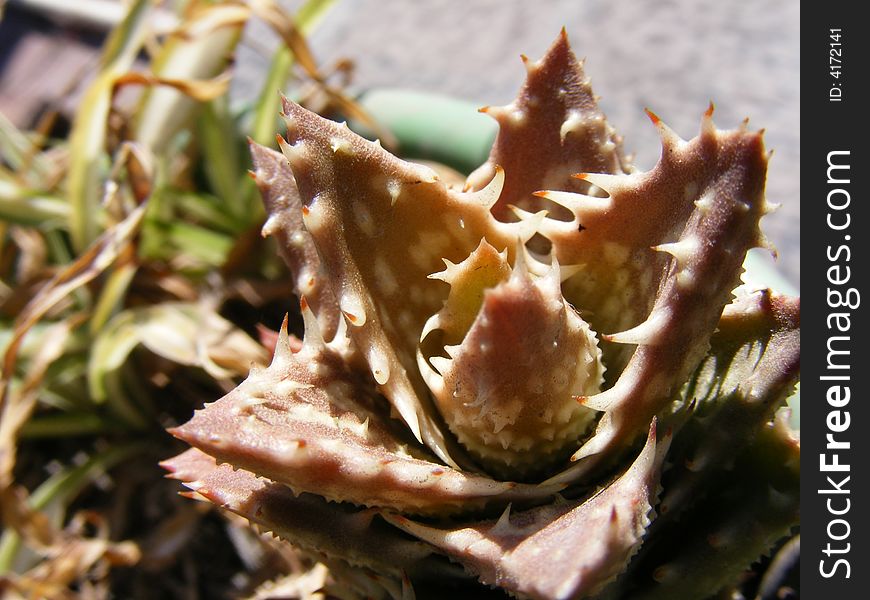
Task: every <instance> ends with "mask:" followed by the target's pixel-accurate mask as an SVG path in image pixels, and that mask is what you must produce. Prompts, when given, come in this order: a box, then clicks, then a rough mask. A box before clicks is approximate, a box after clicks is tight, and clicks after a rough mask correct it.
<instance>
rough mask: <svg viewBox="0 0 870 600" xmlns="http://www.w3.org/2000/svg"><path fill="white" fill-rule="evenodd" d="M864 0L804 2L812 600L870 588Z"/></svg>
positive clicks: (807, 524) (807, 521)
mask: <svg viewBox="0 0 870 600" xmlns="http://www.w3.org/2000/svg"><path fill="white" fill-rule="evenodd" d="M860 6H862V5H861V3H857V2H844V1H832V2H814V3H803V6H802V7H801V9H802V12H803V14H802V27H801V102H802V105H801V130H802V131H801V137H802V140H803V152H802V159H801V212H802V215H801V223H802V230H801V240H802V241H801V245H802V248H801V259H802V262H801V264H802V270H801V282H802V288H803V290H804V293H803V294H802V300H801V302H802V318H801V330H802V332H801V371H802V377H801V378H802V381H801V596H802V597H803V598H809V599H811V600H813V599H816V598H831V599H833V598H837V599H853V598H855V599H857V598H868V597H870V550H868V548H870V527H868V521H870V409H868V407H870V404H868V402H870V399H868V394H867V392H866V390H865V389H864V385H865V384H866V383H867V382H868V381H870V346H868V344H870V331H868V326H867V323H868V313H870V286H868V285H867V281H868V273H870V210H868V201H870V198H868V195H867V194H868V185H867V182H868V180H870V164H868V163H867V160H868V152H867V147H868V139H867V138H868V135H870V124H868V119H867V113H868V111H870V96H868V93H867V83H866V82H865V81H864V80H865V77H866V75H865V73H866V70H867V68H868V64H870V44H868V39H870V23H868V22H867V20H866V19H863V18H862V17H861V16H859V14H858V12H859V7H860ZM865 378H867V379H866V380H865Z"/></svg>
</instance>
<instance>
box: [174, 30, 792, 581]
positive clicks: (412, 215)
mask: <svg viewBox="0 0 870 600" xmlns="http://www.w3.org/2000/svg"><path fill="white" fill-rule="evenodd" d="M526 68H527V70H528V74H527V80H526V83H525V84H524V86H523V88H522V90H521V91H520V94H519V96H518V98H517V99H516V100H515V101H514V102H513V103H511V104H509V105H508V106H504V107H488V108H485V109H482V110H483V111H484V112H486V113H488V114H489V115H491V116H492V117H494V118H495V119H496V121H497V122H498V125H499V133H498V136H497V138H496V140H495V143H494V145H493V148H492V151H491V154H490V157H489V160H488V161H487V162H486V163H485V164H484V165H482V166H481V167H480V168H479V169H477V170H476V171H475V172H474V173H472V174H471V175H470V176H469V177H468V179H467V181H466V182H465V184H464V185H451V184H448V183H445V178H442V177H441V176H440V175H439V172H438V171H437V170H435V169H433V168H431V167H430V166H423V165H421V164H414V163H411V162H406V161H404V160H401V159H399V158H397V157H395V156H393V155H391V154H390V153H388V152H387V151H385V150H384V149H383V148H382V147H381V146H380V144H379V143H378V142H377V141H375V142H371V141H368V140H366V139H363V138H361V137H359V136H357V135H356V134H354V133H352V132H351V131H350V130H349V129H348V128H347V127H346V126H345V125H343V124H339V123H335V122H332V121H328V120H326V119H324V118H322V117H320V116H318V115H316V114H314V113H311V112H309V111H307V110H305V109H303V108H301V107H300V106H298V105H296V104H294V103H293V102H291V101H289V100H286V99H285V100H284V102H283V118H284V121H285V123H286V127H287V132H286V137H285V138H280V139H279V143H280V147H281V150H282V153H278V152H275V151H273V150H270V149H268V148H265V147H263V146H260V145H258V144H256V143H253V142H252V143H251V153H252V155H253V161H254V172H253V175H254V178H255V180H256V183H257V185H258V187H259V189H260V192H261V194H262V196H263V199H264V201H265V205H266V211H267V214H268V218H267V221H266V224H265V226H264V228H263V234H264V235H270V236H274V237H275V238H276V239H277V240H278V242H279V245H280V247H281V250H282V254H283V257H284V258H285V260H286V262H287V263H288V265H289V266H290V268H291V270H292V272H293V274H294V278H295V280H294V284H295V289H296V292H297V294H298V296H299V298H300V306H301V315H302V318H303V320H304V328H305V330H304V336H303V338H302V340H301V341H300V340H299V339H297V338H295V337H294V336H292V335H290V334H289V333H288V331H287V321H286V320H285V323H284V325H283V326H282V329H281V331H280V334H279V337H278V341H277V345H276V348H275V351H274V357H273V359H272V362H271V364H270V365H269V366H268V367H264V368H254V369H252V371H251V373H250V375H249V376H248V378H247V379H246V380H245V381H244V382H243V383H241V384H240V385H239V386H238V387H237V388H236V389H234V390H233V391H231V392H230V393H228V394H227V395H226V396H224V397H223V398H221V399H220V400H218V401H216V402H214V403H211V404H208V405H206V406H205V408H204V409H203V410H201V411H198V412H196V413H195V414H194V416H193V418H192V419H191V420H190V421H189V422H187V423H186V424H184V425H181V426H180V427H176V428H174V429H172V433H173V434H174V435H175V436H177V437H179V438H181V439H182V440H184V441H186V442H188V443H189V444H190V445H191V446H192V448H191V449H190V450H188V451H186V452H185V453H183V454H181V455H180V456H177V457H175V458H173V459H170V460H168V461H166V462H165V463H164V466H165V467H166V468H167V469H168V470H169V471H170V472H171V473H172V476H173V477H175V478H177V479H179V480H181V481H182V482H184V483H185V485H186V486H187V487H188V488H190V489H191V490H192V492H191V494H190V495H191V496H193V497H195V498H198V499H200V500H206V501H210V502H212V503H215V504H217V505H220V506H223V507H225V508H227V509H228V510H230V511H233V512H235V513H238V514H240V515H243V516H244V517H247V518H248V519H249V520H250V521H251V522H252V523H254V524H256V525H257V526H259V527H260V528H263V529H265V530H267V531H271V532H273V533H274V534H276V535H278V536H280V537H282V538H285V539H286V540H288V541H289V542H291V543H292V544H294V545H296V546H297V547H298V548H301V549H303V550H306V551H310V552H312V553H313V554H314V555H315V556H317V557H319V559H320V560H321V561H322V563H323V565H326V566H327V567H328V568H329V569H330V570H331V572H332V573H333V576H334V578H333V583H334V585H337V586H342V587H340V589H341V591H340V593H338V592H336V594H337V595H342V596H344V597H355V596H360V597H361V596H373V595H392V596H394V597H397V596H400V595H404V596H410V595H411V594H413V590H414V589H417V590H418V591H420V590H424V589H428V588H429V586H445V585H447V586H456V587H457V588H458V589H465V588H468V589H471V590H474V589H478V590H480V589H482V587H480V586H490V587H496V588H500V589H501V590H503V591H505V592H507V593H508V594H510V595H513V596H518V597H531V598H587V597H593V596H600V597H605V598H619V597H631V598H646V597H660V598H704V597H707V596H710V595H713V594H715V593H717V592H719V591H721V590H723V589H728V587H729V586H732V585H735V582H736V581H737V580H738V578H739V576H740V574H741V573H742V572H743V571H744V570H745V569H746V568H748V567H749V566H750V565H751V564H752V563H753V561H755V560H756V559H758V558H759V557H760V556H761V555H763V554H764V553H766V552H768V551H769V550H770V549H771V548H772V547H773V546H774V544H775V543H776V542H777V541H778V540H780V539H781V538H783V537H784V536H786V535H788V534H789V532H790V531H791V529H792V528H793V527H794V526H796V524H797V521H798V487H799V485H798V483H799V467H798V463H799V453H800V445H799V441H798V439H797V434H796V433H795V432H794V431H792V430H791V429H790V428H789V426H788V425H787V423H786V422H785V420H784V419H783V418H782V413H781V412H778V411H779V409H780V408H781V407H783V405H784V404H785V401H786V399H787V398H788V397H789V395H790V394H791V393H792V391H793V389H794V386H795V384H796V381H797V379H798V368H799V355H800V346H799V327H800V317H799V300H798V299H795V298H790V297H787V296H784V295H782V294H779V293H777V292H775V291H772V290H746V289H745V288H742V289H741V290H740V292H739V293H738V295H737V296H736V297H735V295H734V293H733V292H734V290H735V288H737V287H738V285H739V283H740V274H741V272H742V264H743V262H744V259H745V256H746V252H747V251H748V250H749V249H750V248H753V247H756V246H768V244H767V242H766V241H765V238H764V237H763V235H762V234H761V232H760V229H759V221H760V219H761V218H762V217H763V216H764V215H765V214H767V213H769V212H770V211H771V208H772V207H771V205H770V204H769V203H768V202H766V201H765V199H764V182H765V175H766V167H767V160H768V153H767V152H766V151H765V148H764V145H763V141H762V135H761V133H760V132H754V131H750V130H749V129H748V127H747V124H746V123H743V124H742V125H740V126H739V127H738V128H737V129H734V130H720V129H718V128H717V127H716V126H715V125H714V123H713V119H712V117H713V107H712V105H711V106H710V107H709V109H708V110H707V111H706V112H704V113H703V116H702V117H701V126H700V132H699V134H698V135H697V136H696V137H695V138H693V139H691V140H688V141H687V140H683V139H681V138H680V137H679V136H678V135H677V134H676V133H674V132H673V131H672V130H670V129H669V128H668V127H667V126H666V125H665V124H664V123H663V122H662V121H661V120H660V119H659V117H657V116H656V115H655V114H653V113H652V112H649V116H650V119H651V121H652V123H653V125H654V126H655V127H656V128H657V129H658V131H659V133H660V135H661V140H662V154H661V159H660V161H659V162H658V164H657V165H656V166H655V167H654V168H653V169H652V170H650V171H649V172H640V171H638V170H636V169H635V168H634V167H632V166H631V164H630V161H629V160H628V159H627V158H626V156H625V155H624V154H623V153H622V149H621V138H620V137H619V136H617V135H616V134H615V132H614V131H613V129H612V128H611V127H610V126H609V125H608V123H607V121H606V120H605V117H604V115H603V114H602V112H601V110H600V109H599V107H598V106H597V103H596V100H595V96H594V95H593V94H592V90H591V89H590V87H589V84H588V81H587V78H586V76H585V75H584V72H583V70H582V67H581V65H580V63H579V62H578V61H577V60H576V58H575V57H574V55H573V53H572V51H571V49H570V47H569V45H568V41H567V37H566V35H565V32H564V31H563V32H562V34H561V35H560V36H559V37H558V38H557V39H556V41H555V42H554V44H553V45H552V46H551V47H550V49H549V50H548V52H547V54H546V55H545V56H544V57H543V59H541V60H540V61H538V62H534V63H533V62H530V61H526ZM321 568H322V566H321ZM359 573H363V574H364V576H359Z"/></svg>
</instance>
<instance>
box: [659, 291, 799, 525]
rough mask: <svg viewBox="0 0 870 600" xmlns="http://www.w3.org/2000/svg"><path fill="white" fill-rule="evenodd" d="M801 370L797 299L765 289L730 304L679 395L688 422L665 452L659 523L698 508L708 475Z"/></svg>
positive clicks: (777, 403)
mask: <svg viewBox="0 0 870 600" xmlns="http://www.w3.org/2000/svg"><path fill="white" fill-rule="evenodd" d="M799 368H800V301H799V300H798V299H795V298H789V297H787V296H781V295H778V294H774V293H771V292H770V291H768V290H765V291H760V292H756V293H754V294H752V295H747V296H743V297H740V298H738V299H737V300H736V301H735V302H734V303H733V304H730V305H729V306H728V307H727V308H726V310H725V312H724V314H723V315H722V319H721V320H720V321H719V327H718V329H717V331H716V333H715V334H713V337H712V339H711V350H710V353H709V355H708V356H707V357H706V358H705V359H704V362H703V363H702V364H701V366H700V367H699V368H698V370H697V372H696V373H695V374H694V375H693V376H692V378H691V379H690V381H689V383H688V385H687V390H686V392H685V396H686V398H685V400H686V405H688V406H692V407H693V408H692V409H691V410H690V412H691V413H692V414H691V417H692V418H690V419H686V424H685V425H684V426H683V427H682V429H681V431H680V436H679V437H678V441H677V442H676V443H675V444H674V446H673V448H672V449H671V458H672V460H673V462H674V466H673V468H672V469H671V470H670V471H669V472H668V476H667V478H666V481H667V482H668V485H667V486H666V490H667V491H666V493H665V494H663V496H662V502H661V506H660V512H661V513H662V517H661V518H660V519H659V521H658V523H657V526H658V525H660V524H661V523H662V522H663V521H665V520H670V519H674V518H679V514H680V513H681V512H682V511H683V510H686V509H687V508H688V507H689V505H690V503H692V502H704V494H703V490H704V489H705V487H706V483H707V482H708V480H709V479H710V478H711V477H716V476H718V474H719V473H720V472H721V470H722V469H723V468H729V467H730V465H731V463H732V462H733V460H734V456H735V455H736V454H738V453H739V452H740V450H741V449H742V448H744V447H745V446H747V445H748V444H750V443H751V442H752V441H753V440H754V438H755V437H756V436H757V435H759V432H760V431H762V430H763V429H764V428H765V427H766V426H767V424H768V423H769V422H770V421H771V420H772V419H773V417H774V413H775V412H776V411H777V410H778V409H779V408H781V407H782V406H783V405H784V404H785V400H786V399H787V398H788V396H789V395H790V394H791V393H792V392H793V391H794V386H795V383H796V381H797V378H798V372H799Z"/></svg>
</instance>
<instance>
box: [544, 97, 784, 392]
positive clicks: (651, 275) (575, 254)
mask: <svg viewBox="0 0 870 600" xmlns="http://www.w3.org/2000/svg"><path fill="white" fill-rule="evenodd" d="M658 126H659V129H662V128H663V127H664V125H663V124H662V123H661V122H659V125H658ZM667 131H670V130H667ZM671 133H672V132H671ZM766 169H767V155H766V154H765V153H764V148H763V144H762V140H761V135H760V134H759V133H753V132H748V131H746V130H745V129H744V128H739V129H737V130H732V131H721V130H718V129H716V128H715V126H714V125H713V122H712V117H711V113H709V111H708V113H705V115H704V117H703V120H702V126H701V133H700V135H698V136H697V137H695V138H694V139H692V140H690V141H688V142H686V141H683V140H681V139H679V138H678V137H676V135H675V134H673V135H663V136H662V154H661V158H660V160H659V162H658V164H657V165H656V166H655V167H654V168H653V169H652V170H651V171H649V172H645V173H641V172H636V173H632V174H628V175H616V176H613V175H610V176H606V175H599V174H592V173H585V174H583V175H582V178H583V179H584V180H586V181H588V182H591V183H594V184H596V185H597V186H599V187H601V188H602V189H603V190H604V191H606V192H607V193H608V194H609V198H607V199H606V200H605V201H602V199H599V198H590V197H589V196H586V195H582V194H574V195H567V194H564V193H562V192H559V193H551V192H546V193H545V195H546V196H547V197H550V198H552V199H553V200H554V201H556V202H557V203H560V204H563V205H564V206H565V207H566V208H568V209H569V210H570V211H571V213H572V215H573V219H572V220H571V221H557V220H555V219H546V220H545V221H544V223H543V224H542V226H541V234H542V235H544V236H545V237H546V238H548V239H549V240H550V242H552V244H553V249H554V252H555V253H556V256H557V257H558V259H559V262H560V264H564V265H575V264H576V265H579V266H580V268H579V269H578V272H577V273H576V274H575V275H573V276H572V277H571V278H570V279H569V280H568V281H566V282H565V285H564V290H565V297H566V298H567V299H568V300H569V301H570V302H571V303H572V304H574V305H575V306H576V307H577V308H578V309H579V310H580V311H581V313H582V314H584V315H588V316H587V319H588V320H589V322H590V324H591V325H592V327H593V329H595V330H596V331H598V332H600V333H605V334H616V333H618V332H622V331H625V330H630V329H631V328H634V327H636V326H638V325H640V324H641V323H642V322H643V321H644V320H646V319H649V317H650V313H651V311H652V308H653V305H654V304H655V302H656V298H657V296H662V294H661V293H660V292H661V291H662V290H661V289H660V287H661V286H660V285H659V284H660V281H661V280H662V279H664V278H665V277H667V276H668V272H669V270H671V269H673V268H674V263H676V269H677V271H678V272H679V273H682V275H681V278H682V279H688V278H689V277H690V274H691V273H693V272H694V270H696V269H697V268H698V267H697V266H691V265H692V264H693V263H694V262H697V260H698V259H700V258H701V257H702V256H703V255H704V254H706V253H708V252H710V251H712V252H720V253H722V259H723V260H725V257H726V256H727V259H728V260H727V261H726V262H724V263H723V264H722V266H721V269H719V270H717V271H716V275H717V279H718V280H720V281H721V287H727V286H728V285H730V284H732V283H733V281H736V278H737V276H738V274H739V273H738V270H739V268H740V265H741V264H742V261H743V258H742V256H743V252H745V250H746V249H748V248H749V247H752V246H757V245H759V244H760V240H761V235H760V233H759V232H758V230H757V224H758V220H759V219H760V218H761V217H762V216H763V215H764V214H765V211H766V203H765V201H764V198H763V190H764V180H765V176H766ZM714 205H715V207H714ZM741 211H742V212H741ZM729 215H730V216H729ZM729 219H731V220H733V221H734V222H730V221H729ZM711 234H713V235H717V241H716V242H715V246H713V244H714V242H713V241H712V239H711V240H708V239H707V237H706V236H708V235H711ZM694 274H695V276H696V278H697V277H700V276H701V275H700V274H699V273H694ZM707 285H709V286H710V287H711V288H712V287H713V286H714V284H713V283H712V281H711V282H710V283H709V284H707ZM733 287H734V285H731V287H730V288H729V289H728V291H729V292H730V291H731V288H733ZM727 300H728V298H725V299H722V300H721V303H720V301H719V300H718V299H717V301H716V302H714V303H712V304H711V306H710V309H711V312H716V311H718V310H721V305H724V304H725V303H726V302H727ZM717 304H721V305H720V306H718V307H717V306H716V305H717ZM637 333H639V334H642V333H643V332H640V331H639V332H637ZM621 339H622V341H623V342H624V343H626V344H633V343H637V342H638V341H642V340H643V337H642V336H635V339H632V337H631V336H628V335H623V336H621ZM602 348H603V351H604V354H605V362H606V363H607V364H608V365H609V370H610V373H611V374H615V373H619V372H621V370H622V368H623V367H624V365H625V363H626V362H627V360H628V357H630V356H631V348H632V346H631V345H629V346H619V345H616V346H614V345H613V344H609V343H607V342H605V343H603V344H602ZM613 381H614V380H612V379H611V382H613Z"/></svg>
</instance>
